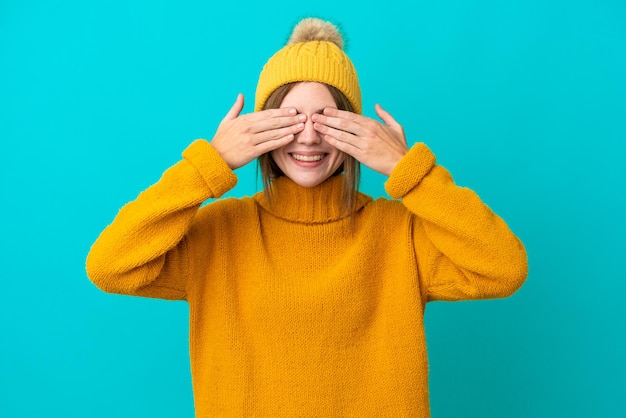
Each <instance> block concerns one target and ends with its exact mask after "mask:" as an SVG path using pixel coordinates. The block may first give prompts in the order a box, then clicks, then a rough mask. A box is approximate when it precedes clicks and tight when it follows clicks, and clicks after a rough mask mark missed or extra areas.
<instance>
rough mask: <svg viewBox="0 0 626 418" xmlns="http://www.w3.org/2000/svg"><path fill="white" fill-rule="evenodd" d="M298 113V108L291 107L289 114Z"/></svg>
mask: <svg viewBox="0 0 626 418" xmlns="http://www.w3.org/2000/svg"><path fill="white" fill-rule="evenodd" d="M296 113H297V112H296V109H289V114H290V115H295V114H296Z"/></svg>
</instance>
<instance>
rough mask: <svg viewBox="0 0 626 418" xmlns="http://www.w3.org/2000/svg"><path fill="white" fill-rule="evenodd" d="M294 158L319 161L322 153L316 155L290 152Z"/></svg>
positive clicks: (322, 155)
mask: <svg viewBox="0 0 626 418" xmlns="http://www.w3.org/2000/svg"><path fill="white" fill-rule="evenodd" d="M291 156H292V157H293V158H294V160H298V161H319V160H321V159H322V158H324V154H318V155H300V154H291Z"/></svg>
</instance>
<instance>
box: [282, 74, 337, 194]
mask: <svg viewBox="0 0 626 418" xmlns="http://www.w3.org/2000/svg"><path fill="white" fill-rule="evenodd" d="M280 107H293V108H295V109H296V110H297V111H298V113H300V114H304V115H306V117H307V120H306V122H304V129H303V130H302V131H301V132H300V133H299V134H296V137H295V139H294V140H293V141H291V142H290V143H289V144H288V145H285V146H284V147H282V148H278V149H276V150H274V151H272V154H271V155H272V158H273V159H274V161H275V162H276V165H278V167H280V169H281V170H282V171H283V173H284V174H285V175H286V176H287V177H289V178H290V179H291V180H293V181H294V182H296V183H297V184H299V185H300V186H304V187H314V186H317V185H318V184H321V183H322V182H323V181H324V180H326V179H327V178H329V177H330V176H332V175H333V173H335V171H337V169H338V168H339V167H340V166H341V164H342V163H343V160H344V153H342V152H340V151H339V150H338V149H337V148H334V147H331V146H330V145H329V144H327V143H326V142H325V141H324V140H323V139H322V135H321V134H320V133H319V132H317V131H316V130H315V129H313V121H312V120H311V116H313V114H314V113H322V111H323V110H324V108H325V107H334V108H336V107H337V104H336V103H335V100H334V99H333V96H332V95H331V94H330V91H329V90H328V88H327V87H326V86H325V85H324V84H321V83H314V82H303V83H298V84H296V85H295V86H293V87H292V88H291V90H290V91H289V93H287V95H286V96H285V98H284V99H283V101H282V103H281V104H280Z"/></svg>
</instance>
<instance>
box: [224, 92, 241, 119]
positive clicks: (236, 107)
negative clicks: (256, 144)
mask: <svg viewBox="0 0 626 418" xmlns="http://www.w3.org/2000/svg"><path fill="white" fill-rule="evenodd" d="M243 104H244V101H243V94H241V93H239V94H238V95H237V100H235V103H234V104H233V106H232V107H231V108H230V110H229V111H228V113H227V114H226V116H225V117H224V119H223V121H227V120H233V119H235V118H236V117H237V116H239V114H240V113H241V111H242V110H243Z"/></svg>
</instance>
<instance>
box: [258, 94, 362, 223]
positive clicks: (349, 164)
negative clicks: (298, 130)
mask: <svg viewBox="0 0 626 418" xmlns="http://www.w3.org/2000/svg"><path fill="white" fill-rule="evenodd" d="M296 84H297V83H288V84H284V85H282V86H280V87H278V88H277V89H276V90H274V91H273V92H272V93H271V94H270V96H269V97H268V99H267V101H266V102H265V105H264V106H263V110H265V109H277V108H279V107H280V105H281V103H282V102H283V100H284V98H285V96H286V95H287V93H289V91H290V90H291V89H292V88H293V86H295V85H296ZM326 87H327V88H328V90H329V91H330V94H331V95H332V97H333V99H334V100H335V105H336V106H337V109H340V110H346V111H349V112H354V109H353V108H352V105H351V104H350V101H349V100H348V99H347V98H346V96H345V95H344V94H343V93H342V92H341V91H339V89H337V88H336V87H333V86H329V85H326ZM258 162H259V166H258V167H259V170H260V171H261V179H262V181H263V189H264V192H265V197H266V199H267V200H268V201H269V202H270V203H271V201H272V181H273V180H274V179H275V178H278V177H281V176H284V175H285V174H284V173H283V172H282V170H281V169H280V168H279V167H278V165H277V164H276V162H275V161H274V159H273V158H272V155H271V153H269V152H268V153H266V154H263V155H261V156H260V157H259V158H258ZM342 173H343V187H342V192H341V204H342V207H343V209H344V210H345V212H346V213H350V214H351V216H352V214H353V212H354V207H355V205H356V196H357V193H358V191H359V179H360V174H361V165H360V164H359V162H358V161H357V160H356V159H355V158H354V157H352V156H351V155H348V154H345V158H344V161H343V164H342V165H341V167H339V169H338V170H337V171H336V172H335V173H334V174H333V175H334V176H336V175H341V174H342Z"/></svg>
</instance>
